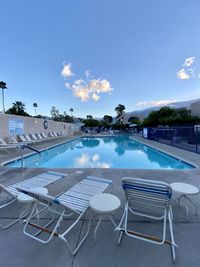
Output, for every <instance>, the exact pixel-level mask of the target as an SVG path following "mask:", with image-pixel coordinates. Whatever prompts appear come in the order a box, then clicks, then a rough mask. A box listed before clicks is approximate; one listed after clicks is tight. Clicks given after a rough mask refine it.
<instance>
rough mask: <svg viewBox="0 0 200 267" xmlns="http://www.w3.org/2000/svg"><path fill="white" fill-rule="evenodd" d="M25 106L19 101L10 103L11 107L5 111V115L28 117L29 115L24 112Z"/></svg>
mask: <svg viewBox="0 0 200 267" xmlns="http://www.w3.org/2000/svg"><path fill="white" fill-rule="evenodd" d="M25 106H26V105H25V104H24V103H23V102H21V101H15V102H14V103H12V107H11V108H9V109H8V110H7V111H6V114H14V115H20V116H27V117H30V115H29V114H28V113H27V112H26V111H25V109H26V108H25Z"/></svg>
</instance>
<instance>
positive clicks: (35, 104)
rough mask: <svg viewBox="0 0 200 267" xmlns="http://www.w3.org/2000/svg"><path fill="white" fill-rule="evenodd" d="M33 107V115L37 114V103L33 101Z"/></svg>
mask: <svg viewBox="0 0 200 267" xmlns="http://www.w3.org/2000/svg"><path fill="white" fill-rule="evenodd" d="M33 107H34V108H35V116H37V107H38V104H37V103H33Z"/></svg>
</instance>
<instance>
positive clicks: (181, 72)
mask: <svg viewBox="0 0 200 267" xmlns="http://www.w3.org/2000/svg"><path fill="white" fill-rule="evenodd" d="M177 76H178V79H180V80H188V79H189V78H190V76H189V75H188V74H187V72H186V71H185V69H184V68H182V69H180V70H179V71H178V72H177Z"/></svg>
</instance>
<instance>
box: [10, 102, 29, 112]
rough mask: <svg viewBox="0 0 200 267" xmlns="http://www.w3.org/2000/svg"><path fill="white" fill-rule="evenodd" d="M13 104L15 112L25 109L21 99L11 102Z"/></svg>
mask: <svg viewBox="0 0 200 267" xmlns="http://www.w3.org/2000/svg"><path fill="white" fill-rule="evenodd" d="M12 105H13V109H14V110H16V113H17V114H21V113H23V112H24V111H25V106H26V105H25V104H24V103H23V102H21V101H15V102H14V103H12Z"/></svg>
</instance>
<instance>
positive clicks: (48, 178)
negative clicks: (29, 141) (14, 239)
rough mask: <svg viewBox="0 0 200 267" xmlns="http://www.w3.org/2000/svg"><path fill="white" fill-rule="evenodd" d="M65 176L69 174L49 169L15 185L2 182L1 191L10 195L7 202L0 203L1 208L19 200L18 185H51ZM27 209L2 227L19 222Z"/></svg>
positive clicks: (27, 187)
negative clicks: (6, 184)
mask: <svg viewBox="0 0 200 267" xmlns="http://www.w3.org/2000/svg"><path fill="white" fill-rule="evenodd" d="M65 176H66V177H67V174H65V173H60V172H53V171H49V172H45V173H41V174H39V175H36V176H34V177H32V178H29V179H26V180H24V181H21V182H19V183H16V184H13V185H9V186H3V185H2V184H0V193H4V194H5V195H6V196H9V197H10V198H9V199H8V200H7V202H6V203H5V204H1V205H0V209H3V208H6V207H8V206H9V205H11V204H12V203H14V202H16V201H17V196H18V194H19V193H20V192H19V191H18V190H17V189H16V187H20V188H24V189H31V188H36V187H45V186H47V185H50V184H52V183H54V182H56V181H57V180H59V179H61V178H63V177H65ZM25 210H26V208H25V209H24V210H23V212H22V213H21V214H20V216H19V218H17V219H13V220H12V221H11V222H9V223H8V224H5V225H2V224H0V229H6V228H8V227H10V226H11V225H13V224H15V223H16V222H18V221H19V220H20V218H21V217H22V214H25Z"/></svg>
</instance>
